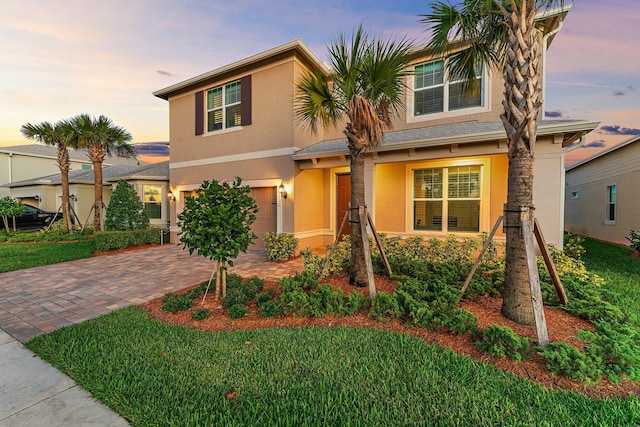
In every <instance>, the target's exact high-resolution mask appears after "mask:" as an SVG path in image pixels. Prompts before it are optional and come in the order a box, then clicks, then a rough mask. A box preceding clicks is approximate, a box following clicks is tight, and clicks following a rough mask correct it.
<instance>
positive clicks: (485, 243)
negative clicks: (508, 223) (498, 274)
mask: <svg viewBox="0 0 640 427" xmlns="http://www.w3.org/2000/svg"><path fill="white" fill-rule="evenodd" d="M502 218H503V217H502V215H500V216H499V217H498V220H497V221H496V225H494V226H493V230H491V233H490V234H489V237H487V240H486V241H485V242H484V245H483V246H482V250H481V251H480V254H479V255H478V258H477V259H476V262H475V263H474V264H473V267H472V268H471V271H470V272H469V275H468V276H467V279H466V280H465V281H464V285H462V289H461V290H460V296H459V297H458V300H460V298H462V295H463V294H464V291H466V290H467V287H468V286H469V283H471V279H473V275H474V274H475V273H476V270H477V269H478V266H479V265H480V262H482V257H484V253H485V252H486V251H487V249H489V245H490V244H491V241H492V240H493V236H495V234H496V231H498V227H499V226H500V223H501V222H502Z"/></svg>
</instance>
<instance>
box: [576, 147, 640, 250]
mask: <svg viewBox="0 0 640 427" xmlns="http://www.w3.org/2000/svg"><path fill="white" fill-rule="evenodd" d="M566 183H567V188H566V197H565V227H566V229H567V231H570V232H572V233H578V234H583V235H587V236H590V237H595V238H596V239H600V240H605V241H608V242H613V243H619V244H626V245H628V244H629V241H628V240H627V239H625V237H628V236H629V232H630V231H631V230H635V231H638V230H640V197H639V194H640V191H638V187H640V135H638V136H635V137H633V138H631V139H628V140H627V141H624V142H622V143H620V144H618V145H616V146H614V147H611V148H609V149H606V150H604V151H602V152H601V153H599V154H597V155H595V156H593V157H591V158H589V159H586V160H583V161H581V162H579V163H576V164H575V165H573V166H571V167H569V168H567V171H566Z"/></svg>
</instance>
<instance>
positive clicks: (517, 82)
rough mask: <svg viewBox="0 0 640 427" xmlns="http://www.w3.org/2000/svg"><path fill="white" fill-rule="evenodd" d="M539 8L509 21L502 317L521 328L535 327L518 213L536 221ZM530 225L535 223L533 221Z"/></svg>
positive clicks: (518, 11)
mask: <svg viewBox="0 0 640 427" xmlns="http://www.w3.org/2000/svg"><path fill="white" fill-rule="evenodd" d="M533 6H535V2H525V1H523V2H522V3H520V4H519V5H518V7H517V8H516V7H514V10H513V12H512V13H511V16H510V19H509V28H508V35H509V43H508V47H507V57H508V60H507V63H506V64H505V99H504V101H503V106H504V110H505V111H504V114H503V115H502V116H501V117H500V118H501V119H502V122H503V124H504V127H505V131H506V133H507V139H508V150H509V151H508V156H509V172H508V193H507V207H506V212H505V225H506V238H507V242H506V252H505V256H506V258H505V288H504V301H503V304H502V313H503V314H504V315H505V316H506V317H507V318H509V319H511V320H513V321H515V322H516V323H518V324H522V325H531V324H534V323H535V317H534V312H533V301H532V300H531V287H530V285H529V269H528V266H527V260H526V253H525V246H524V239H523V236H522V226H521V225H522V222H521V217H520V208H521V207H526V208H527V209H529V208H531V211H530V215H533V158H534V147H535V143H536V136H537V118H538V115H539V113H540V107H541V105H542V99H541V98H542V79H541V75H542V71H541V68H540V67H541V65H542V59H541V57H542V54H541V52H542V43H541V36H540V33H539V32H538V30H537V29H536V28H535V24H534V23H535V16H536V13H537V9H536V8H534V7H533ZM530 219H532V218H530Z"/></svg>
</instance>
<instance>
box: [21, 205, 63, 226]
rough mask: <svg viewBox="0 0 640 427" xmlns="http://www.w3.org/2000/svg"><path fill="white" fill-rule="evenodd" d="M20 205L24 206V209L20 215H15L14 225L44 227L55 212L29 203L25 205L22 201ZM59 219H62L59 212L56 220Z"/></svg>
mask: <svg viewBox="0 0 640 427" xmlns="http://www.w3.org/2000/svg"><path fill="white" fill-rule="evenodd" d="M22 206H24V209H25V211H24V213H23V214H22V215H20V216H17V217H16V225H17V226H18V227H37V226H40V227H46V226H47V225H49V223H50V222H51V220H52V219H53V217H54V216H55V214H56V213H55V212H47V211H43V210H42V209H40V208H36V207H33V206H31V205H25V204H24V203H23V204H22ZM60 219H62V214H61V213H59V214H58V216H57V217H56V221H57V220H60Z"/></svg>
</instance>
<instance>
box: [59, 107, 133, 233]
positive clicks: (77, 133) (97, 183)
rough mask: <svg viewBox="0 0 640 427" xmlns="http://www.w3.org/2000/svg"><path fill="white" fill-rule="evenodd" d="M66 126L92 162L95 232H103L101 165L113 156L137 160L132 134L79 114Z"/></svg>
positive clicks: (102, 120) (107, 119) (111, 124)
mask: <svg viewBox="0 0 640 427" xmlns="http://www.w3.org/2000/svg"><path fill="white" fill-rule="evenodd" d="M65 125H66V126H68V129H70V134H71V136H72V139H73V140H74V141H75V143H76V144H77V146H78V147H79V148H84V149H86V150H87V157H89V159H90V160H91V163H93V180H94V191H95V201H94V206H93V207H94V217H93V229H94V230H96V231H97V230H100V231H103V230H104V223H103V221H102V213H103V210H104V203H103V201H102V163H103V161H104V158H105V157H106V156H107V155H112V154H115V155H118V156H123V157H135V154H136V151H135V149H134V147H133V146H132V145H131V144H129V142H130V141H131V134H129V132H127V131H126V130H125V129H124V128H122V127H120V126H116V125H114V124H113V122H112V121H111V119H109V118H108V117H106V116H102V115H101V116H100V117H98V118H94V117H91V116H89V115H88V114H80V115H78V116H76V117H73V118H71V119H69V120H67V121H65Z"/></svg>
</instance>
